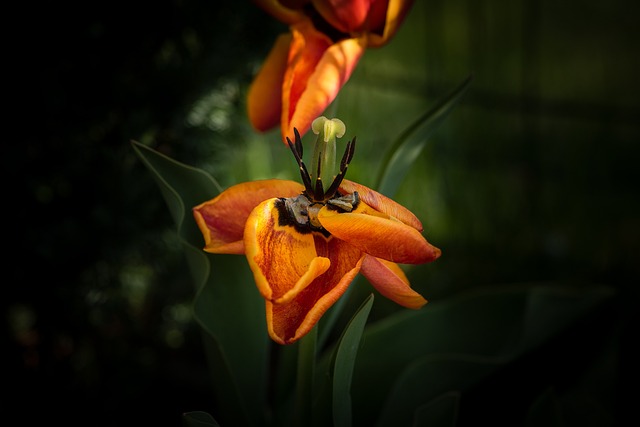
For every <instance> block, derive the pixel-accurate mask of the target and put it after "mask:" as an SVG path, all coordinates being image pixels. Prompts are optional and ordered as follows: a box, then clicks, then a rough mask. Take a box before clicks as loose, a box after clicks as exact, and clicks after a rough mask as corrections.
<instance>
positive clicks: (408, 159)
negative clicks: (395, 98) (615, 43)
mask: <svg viewBox="0 0 640 427" xmlns="http://www.w3.org/2000/svg"><path fill="white" fill-rule="evenodd" d="M471 80H472V76H469V77H467V79H466V80H465V81H464V82H462V84H461V85H460V86H458V87H457V88H456V89H455V90H454V91H453V92H451V93H450V94H449V95H448V96H447V97H446V98H445V99H443V100H442V101H440V102H439V103H438V104H436V105H435V106H434V107H433V108H432V109H431V110H429V111H427V112H426V113H425V114H424V115H423V116H421V117H420V118H419V119H418V120H416V121H415V122H414V123H413V124H411V125H410V126H409V127H408V128H407V129H406V130H405V131H404V132H403V133H402V134H401V135H400V136H399V137H398V139H397V140H396V142H395V143H394V144H393V146H392V147H391V150H390V151H389V154H388V155H387V156H385V162H384V163H383V165H382V168H381V171H380V173H379V175H378V182H377V183H376V185H375V186H374V188H375V189H376V190H377V191H379V192H380V193H382V194H384V195H386V196H388V197H393V195H394V194H395V193H396V191H397V190H398V187H400V184H401V183H402V180H403V179H404V177H405V176H406V175H407V173H408V172H409V170H410V169H411V165H413V162H414V161H415V160H416V158H417V157H418V156H419V155H420V152H421V151H422V149H423V148H424V146H425V144H426V142H427V139H428V138H429V137H430V136H431V134H432V133H433V132H434V131H435V130H436V129H437V128H438V126H439V125H440V123H442V121H443V120H444V118H445V117H446V116H447V115H448V114H449V113H450V112H451V110H452V109H453V107H454V106H455V105H456V104H457V103H458V101H460V99H461V98H462V95H464V94H465V92H466V91H467V89H468V88H469V85H470V84H471Z"/></svg>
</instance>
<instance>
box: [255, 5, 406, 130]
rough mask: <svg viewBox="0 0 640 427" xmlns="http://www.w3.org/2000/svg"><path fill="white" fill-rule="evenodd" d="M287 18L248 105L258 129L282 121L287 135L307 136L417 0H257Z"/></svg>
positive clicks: (395, 29)
mask: <svg viewBox="0 0 640 427" xmlns="http://www.w3.org/2000/svg"><path fill="white" fill-rule="evenodd" d="M255 2H256V3H257V4H258V6H260V7H262V8H263V9H264V10H265V11H266V12H268V13H269V14H271V15H273V16H274V17H275V18H277V19H279V20H280V21H282V22H284V23H286V24H288V25H289V27H290V30H291V31H290V32H289V33H287V34H284V35H281V36H280V37H278V39H277V40H276V42H275V44H274V46H273V48H272V49H271V52H270V53H269V55H268V56H267V59H266V60H265V62H264V64H263V66H262V69H261V70H260V72H259V73H258V75H257V76H256V78H255V79H254V81H253V83H252V84H251V87H250V89H249V95H248V100H247V109H248V115H249V120H250V122H251V124H252V125H253V126H254V128H255V129H256V130H259V131H266V130H269V129H271V128H273V127H274V126H276V125H277V124H278V123H280V126H281V132H282V139H283V141H286V136H287V135H291V134H292V133H293V128H297V129H298V130H299V131H300V132H301V134H302V135H304V134H305V133H306V132H307V131H308V129H309V127H310V126H311V122H312V120H313V119H315V118H316V117H318V116H320V115H321V114H322V113H323V112H324V110H325V108H326V107H327V106H329V104H331V102H332V101H333V100H334V99H335V98H336V96H337V95H338V92H339V91H340V89H341V88H342V86H343V85H344V84H345V83H346V82H347V80H349V77H350V76H351V73H352V72H353V70H354V68H355V66H356V64H357V63H358V61H359V60H360V57H361V56H362V54H363V53H364V51H365V49H366V48H368V47H379V46H382V45H384V44H386V43H387V42H388V41H389V40H390V39H391V38H392V37H393V35H394V34H395V33H396V32H397V30H398V27H399V26H400V24H401V23H402V21H403V20H404V17H405V15H406V14H407V12H408V11H409V9H410V7H411V5H412V3H413V0H342V1H337V0H280V1H278V0H255Z"/></svg>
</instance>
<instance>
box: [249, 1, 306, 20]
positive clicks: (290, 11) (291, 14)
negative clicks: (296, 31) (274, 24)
mask: <svg viewBox="0 0 640 427" xmlns="http://www.w3.org/2000/svg"><path fill="white" fill-rule="evenodd" d="M253 1H254V3H255V4H256V5H258V6H259V7H261V8H262V9H263V10H264V11H265V12H267V13H269V14H270V15H271V16H273V17H274V18H276V19H278V20H279V21H281V22H284V23H285V24H294V23H296V22H298V21H300V20H301V19H304V16H305V14H304V11H303V10H302V7H303V6H304V5H305V4H306V3H308V2H309V1H308V0H289V1H288V2H287V4H288V5H289V6H290V7H287V6H285V5H283V4H282V2H280V1H279V0H253Z"/></svg>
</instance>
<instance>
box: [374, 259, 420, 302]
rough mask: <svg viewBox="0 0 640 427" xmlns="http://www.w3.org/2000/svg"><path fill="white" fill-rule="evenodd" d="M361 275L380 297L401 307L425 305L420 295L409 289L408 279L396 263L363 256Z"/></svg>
mask: <svg viewBox="0 0 640 427" xmlns="http://www.w3.org/2000/svg"><path fill="white" fill-rule="evenodd" d="M362 275H363V276H364V277H366V278H367V280H369V282H370V283H371V284H372V285H373V287H374V288H376V289H377V290H378V292H380V294H381V295H383V296H384V297H386V298H389V299H390V300H391V301H393V302H395V303H397V304H400V305H401V306H403V307H407V308H412V309H418V308H420V307H422V306H423V305H425V304H426V303H427V300H426V299H424V298H423V297H422V295H420V294H419V293H417V292H416V291H414V290H413V289H411V286H410V285H409V279H407V276H406V275H405V274H404V271H402V269H401V268H400V267H399V266H398V264H396V263H393V262H390V261H386V260H383V259H380V258H375V257H372V256H371V255H365V257H364V261H363V262H362Z"/></svg>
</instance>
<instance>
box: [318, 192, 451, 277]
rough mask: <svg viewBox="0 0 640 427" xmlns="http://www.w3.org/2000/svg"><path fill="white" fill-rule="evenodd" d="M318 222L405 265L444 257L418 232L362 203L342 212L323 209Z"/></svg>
mask: <svg viewBox="0 0 640 427" xmlns="http://www.w3.org/2000/svg"><path fill="white" fill-rule="evenodd" d="M318 220H319V221H320V223H321V224H322V226H323V227H324V228H325V229H326V230H327V231H328V232H329V233H331V234H332V235H333V236H335V237H337V238H338V239H341V240H344V241H346V242H348V243H350V244H352V245H353V246H355V247H356V248H358V249H360V250H361V251H363V252H366V253H368V254H369V255H373V256H375V257H377V258H382V259H385V260H388V261H393V262H399V263H402V264H423V263H426V262H431V261H434V260H435V259H436V258H438V257H439V256H440V249H438V248H436V247H435V246H433V245H431V244H430V243H429V242H427V240H426V239H425V238H424V237H423V236H422V234H420V232H419V231H418V230H416V229H415V228H413V227H410V226H408V225H406V224H404V223H403V222H400V221H399V220H397V219H395V218H392V217H388V216H386V215H385V214H383V213H381V212H378V211H376V210H375V209H373V208H372V207H370V206H368V205H367V204H366V203H365V202H363V201H362V200H360V203H359V204H358V207H357V209H354V210H353V211H351V212H343V213H339V212H338V211H337V210H334V209H329V208H328V207H326V206H325V207H323V208H322V209H320V212H319V213H318Z"/></svg>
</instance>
